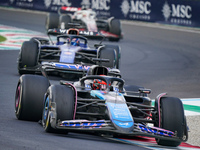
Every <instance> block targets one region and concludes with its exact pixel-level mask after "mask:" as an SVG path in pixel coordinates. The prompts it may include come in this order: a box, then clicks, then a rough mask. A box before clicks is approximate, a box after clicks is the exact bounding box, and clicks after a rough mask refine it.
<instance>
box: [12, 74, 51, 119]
mask: <svg viewBox="0 0 200 150" xmlns="http://www.w3.org/2000/svg"><path fill="white" fill-rule="evenodd" d="M48 87H49V81H48V80H47V79H46V78H45V77H43V76H38V75H23V76H21V77H20V79H19V82H18V84H17V89H16V95H15V115H16V117H17V119H19V120H29V121H38V120H40V119H41V118H42V110H43V101H44V95H45V92H46V91H47V89H48Z"/></svg>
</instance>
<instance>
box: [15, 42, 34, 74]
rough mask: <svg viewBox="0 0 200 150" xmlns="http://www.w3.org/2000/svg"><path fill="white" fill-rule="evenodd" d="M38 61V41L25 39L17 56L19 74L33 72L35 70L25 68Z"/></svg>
mask: <svg viewBox="0 0 200 150" xmlns="http://www.w3.org/2000/svg"><path fill="white" fill-rule="evenodd" d="M37 63H38V43H36V42H33V41H25V42H23V44H22V47H21V50H20V52H19V57H18V72H19V74H28V73H29V74H34V73H35V71H32V70H28V69H27V70H26V68H33V67H35V66H36V65H37Z"/></svg>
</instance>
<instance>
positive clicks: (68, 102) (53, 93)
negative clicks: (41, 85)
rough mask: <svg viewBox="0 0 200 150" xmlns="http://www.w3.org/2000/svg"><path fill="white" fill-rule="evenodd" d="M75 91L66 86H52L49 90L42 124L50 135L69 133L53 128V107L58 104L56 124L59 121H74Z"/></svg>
mask: <svg viewBox="0 0 200 150" xmlns="http://www.w3.org/2000/svg"><path fill="white" fill-rule="evenodd" d="M74 98H75V97H74V91H73V90H72V88H71V87H68V86H65V85H52V86H50V87H49V88H48V90H47V95H46V98H45V102H44V108H43V115H42V124H43V127H44V130H45V131H46V132H50V133H67V132H66V131H63V130H59V129H56V128H55V127H52V124H51V122H50V120H51V119H50V116H51V105H52V103H55V104H56V114H57V117H56V120H55V121H56V123H57V121H58V120H60V121H63V120H72V119H73V115H74Z"/></svg>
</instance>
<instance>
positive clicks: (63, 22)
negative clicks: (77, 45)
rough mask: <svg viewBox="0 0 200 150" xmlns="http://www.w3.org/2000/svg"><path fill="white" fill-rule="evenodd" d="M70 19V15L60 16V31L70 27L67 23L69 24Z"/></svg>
mask: <svg viewBox="0 0 200 150" xmlns="http://www.w3.org/2000/svg"><path fill="white" fill-rule="evenodd" d="M71 22H72V19H71V16H70V15H68V14H67V15H61V16H60V21H59V26H60V28H61V29H63V28H64V29H68V28H70V25H69V24H68V23H71Z"/></svg>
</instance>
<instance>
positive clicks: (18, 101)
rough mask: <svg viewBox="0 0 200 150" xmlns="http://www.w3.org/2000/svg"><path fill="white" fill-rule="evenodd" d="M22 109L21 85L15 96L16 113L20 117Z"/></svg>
mask: <svg viewBox="0 0 200 150" xmlns="http://www.w3.org/2000/svg"><path fill="white" fill-rule="evenodd" d="M20 108H21V84H19V85H18V87H17V90H16V96H15V113H16V114H17V115H18V114H19V110H20Z"/></svg>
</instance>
